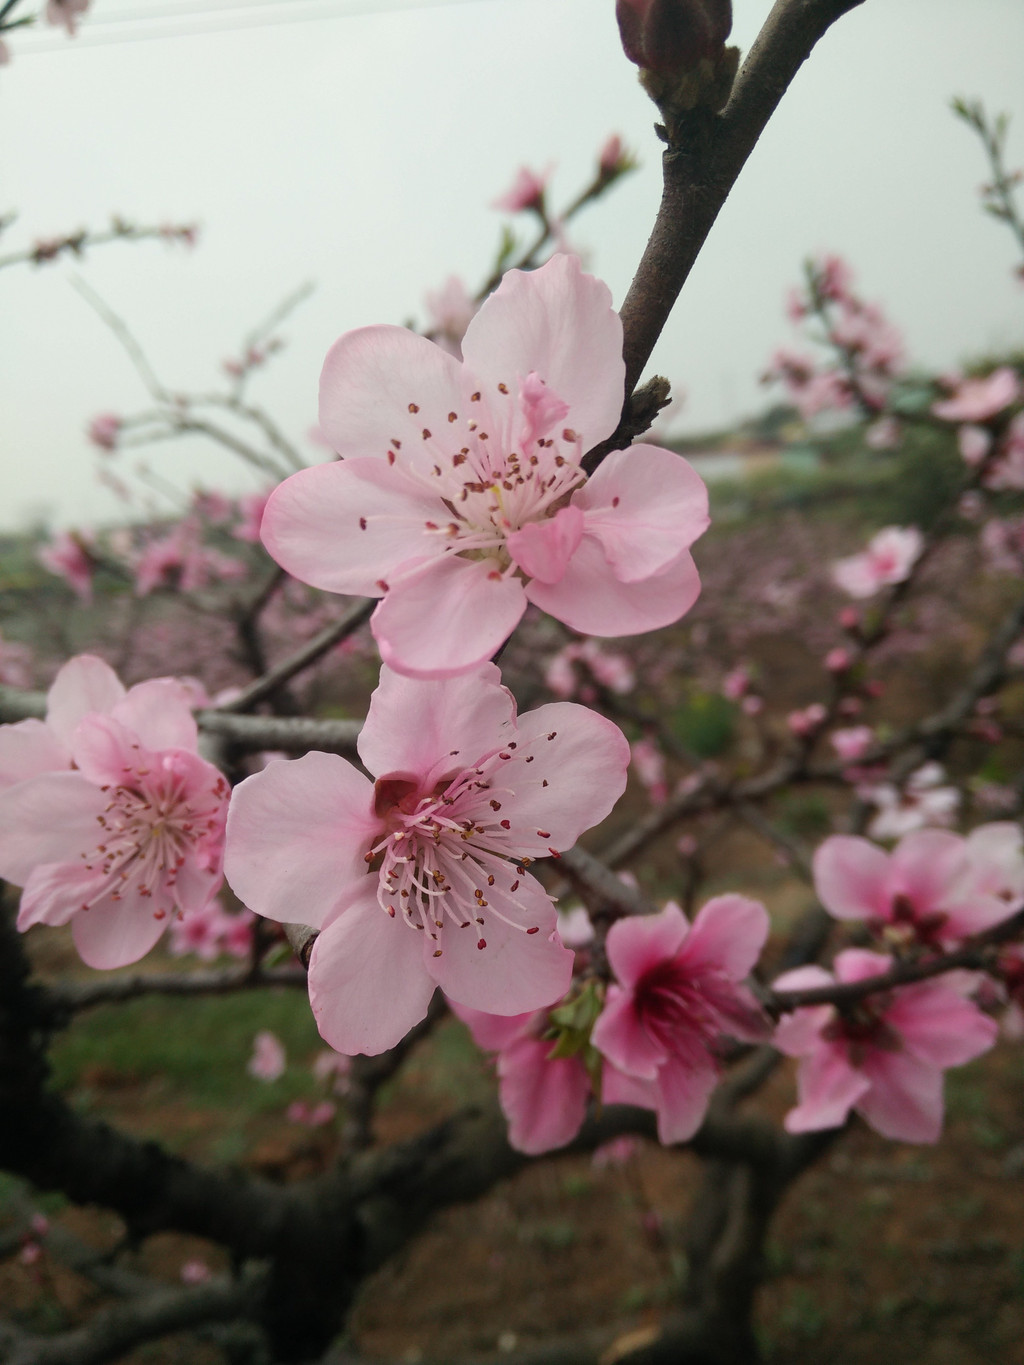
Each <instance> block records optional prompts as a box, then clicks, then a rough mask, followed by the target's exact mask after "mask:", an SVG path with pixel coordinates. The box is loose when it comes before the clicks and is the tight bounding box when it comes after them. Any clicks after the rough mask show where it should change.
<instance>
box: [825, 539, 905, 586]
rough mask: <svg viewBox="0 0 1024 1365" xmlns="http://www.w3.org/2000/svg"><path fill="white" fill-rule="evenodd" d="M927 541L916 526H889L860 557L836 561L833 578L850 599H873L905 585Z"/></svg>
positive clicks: (852, 556)
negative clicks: (890, 589) (887, 590)
mask: <svg viewBox="0 0 1024 1365" xmlns="http://www.w3.org/2000/svg"><path fill="white" fill-rule="evenodd" d="M923 547H924V538H923V536H922V535H921V532H920V531H919V530H918V529H917V527H916V526H886V527H885V529H884V530H881V531H879V532H878V533H877V534H876V535H874V536H872V537H871V540H870V541H869V542H868V548H867V549H866V550H864V551H863V552H862V553H861V554H857V555H850V556H849V557H848V558H846V559H837V560H836V561H835V563H834V564H833V565H832V579H833V581H834V582H835V583H836V585H837V586H838V587H840V588H842V589H843V591H844V592H847V593H849V594H850V596H851V597H871V596H872V594H874V593H876V592H877V591H878V590H879V588H883V587H889V586H891V585H892V584H894V583H902V582H903V580H904V579H905V578H906V577H907V576H908V575H909V573H910V570H911V569H912V568H913V566H914V564H915V563H916V562H917V559H918V556H919V555H920V553H921V550H922V549H923Z"/></svg>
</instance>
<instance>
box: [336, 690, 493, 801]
mask: <svg viewBox="0 0 1024 1365" xmlns="http://www.w3.org/2000/svg"><path fill="white" fill-rule="evenodd" d="M514 718H515V702H514V701H513V699H512V695H511V693H510V692H509V691H508V689H507V688H505V687H502V686H501V674H500V672H499V671H498V669H497V668H496V667H495V665H494V664H491V663H485V664H483V665H482V667H481V668H480V669H479V670H478V671H477V672H475V673H467V674H464V675H462V676H460V677H458V678H448V679H444V680H431V679H423V678H416V679H412V678H407V677H403V676H402V675H401V674H400V673H395V672H393V671H392V670H391V669H390V668H388V667H386V666H385V667H384V668H382V669H381V671H380V682H379V683H378V684H377V689H376V691H375V692H374V693H373V696H372V697H371V698H370V707H369V710H368V711H367V713H366V722H365V724H364V725H363V728H362V730H361V732H360V735H359V743H358V748H359V757H360V758H361V759H362V761H363V763H364V764H365V765H366V767H367V768H368V769H369V771H370V772H371V773H373V775H374V776H375V777H383V776H384V775H385V774H387V773H393V772H405V773H409V774H411V775H415V776H417V777H420V778H422V779H427V778H428V776H429V775H431V774H436V776H435V777H433V779H432V780H433V781H437V780H438V779H439V778H440V777H441V776H442V775H444V774H445V773H446V772H448V771H451V770H452V769H453V768H467V767H472V766H473V765H474V764H475V763H476V762H477V761H478V759H480V758H482V757H483V756H484V755H485V754H490V753H493V751H494V749H495V748H496V747H497V746H498V745H500V744H501V743H502V742H503V740H504V737H505V735H508V736H509V738H511V736H512V731H511V727H512V724H513V721H514Z"/></svg>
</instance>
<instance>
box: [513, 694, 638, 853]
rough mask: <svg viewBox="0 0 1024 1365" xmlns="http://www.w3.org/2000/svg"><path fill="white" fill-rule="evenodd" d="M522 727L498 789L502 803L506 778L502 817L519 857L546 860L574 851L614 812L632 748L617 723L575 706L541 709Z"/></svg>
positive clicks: (529, 715) (521, 721) (521, 720)
mask: <svg viewBox="0 0 1024 1365" xmlns="http://www.w3.org/2000/svg"><path fill="white" fill-rule="evenodd" d="M516 728H517V734H516V737H515V739H516V748H515V750H514V751H513V757H512V758H511V759H510V760H509V761H508V762H507V763H506V764H504V766H503V767H502V768H501V770H500V772H499V774H498V775H497V776H496V777H495V779H494V780H493V782H492V791H493V794H494V795H495V796H497V797H500V796H501V792H502V788H501V785H500V783H499V780H498V779H499V778H501V779H504V782H505V784H506V787H505V790H506V791H507V792H508V793H509V798H510V799H509V800H508V801H507V802H506V804H505V805H504V807H503V814H507V815H508V817H509V819H510V820H511V822H512V831H513V833H514V837H515V841H516V848H517V851H518V853H519V856H520V857H522V856H524V855H525V856H527V857H546V856H547V854H548V852H549V851H550V850H551V849H552V848H555V849H558V851H559V852H561V851H562V850H563V849H566V848H571V847H572V845H573V844H574V843H575V842H576V840H577V839H578V838H579V836H580V835H581V834H582V833H583V831H584V830H586V829H590V828H591V826H592V825H596V824H599V823H600V821H602V820H603V819H604V818H605V816H606V815H608V814H609V813H610V811H611V810H612V808H613V807H614V805H615V803H616V801H618V799H619V797H620V796H621V795H622V793H623V792H624V791H625V789H626V770H627V768H628V766H629V744H628V742H627V740H626V737H625V736H624V735H623V733H622V731H621V730H620V729H619V728H618V726H617V725H614V724H613V723H612V722H611V721H610V720H607V719H606V718H605V717H604V716H599V715H598V714H597V712H596V711H591V710H589V709H588V708H587V707H585V706H579V705H577V704H576V703H574V702H551V703H549V704H548V705H547V706H538V707H537V708H536V709H535V710H533V711H527V712H526V714H525V715H522V716H520V717H519V721H518V724H517V727H516ZM527 760H532V761H527ZM503 799H504V798H503Z"/></svg>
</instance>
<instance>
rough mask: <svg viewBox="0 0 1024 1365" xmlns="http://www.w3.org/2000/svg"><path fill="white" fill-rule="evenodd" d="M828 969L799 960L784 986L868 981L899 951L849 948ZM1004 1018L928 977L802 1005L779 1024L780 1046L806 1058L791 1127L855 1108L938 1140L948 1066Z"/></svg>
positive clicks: (826, 1121)
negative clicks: (847, 1003)
mask: <svg viewBox="0 0 1024 1365" xmlns="http://www.w3.org/2000/svg"><path fill="white" fill-rule="evenodd" d="M834 965H835V970H836V974H835V977H833V976H832V975H831V974H830V973H829V972H827V971H825V969H824V968H823V967H798V968H797V969H796V970H795V971H792V972H786V973H785V974H784V975H782V976H780V977H779V978H778V980H777V981H776V982H775V983H774V984H775V987H776V989H777V990H804V989H808V988H815V987H818V986H830V985H832V984H833V982H834V981H840V982H846V981H862V980H864V979H865V978H869V977H872V976H878V975H879V974H881V973H882V972H885V971H888V969H889V968H890V967H891V966H892V959H891V958H889V957H883V956H881V955H880V954H879V953H869V952H865V951H864V950H863V949H861V948H849V949H847V950H846V951H845V952H842V953H839V954H837V956H836V959H835V964H834ZM997 1032H998V1029H997V1025H996V1023H995V1020H993V1019H989V1018H988V1017H987V1016H985V1015H984V1014H982V1013H981V1011H980V1010H979V1009H978V1008H977V1006H975V1005H973V1004H971V1003H970V1001H968V1000H965V999H964V998H963V996H962V994H961V993H960V991H959V990H958V989H957V988H956V987H955V986H954V985H952V984H951V983H950V982H949V981H948V980H946V981H941V980H937V981H922V982H919V983H917V984H915V985H912V986H902V987H900V988H899V989H898V990H894V991H887V992H884V993H880V994H878V995H872V996H868V997H866V998H865V999H864V1000H862V1001H861V1002H859V1003H858V1004H857V1005H856V1006H855V1007H854V1008H852V1009H850V1010H847V1011H844V1012H842V1013H840V1012H839V1011H838V1010H836V1009H835V1007H834V1006H832V1005H815V1006H810V1007H804V1008H802V1009H797V1010H794V1011H793V1013H792V1014H790V1015H788V1016H787V1017H786V1018H784V1019H783V1020H782V1021H781V1023H780V1024H779V1026H778V1028H777V1029H776V1030H775V1038H774V1040H773V1041H774V1043H775V1046H776V1047H777V1048H778V1049H779V1050H780V1052H785V1053H786V1054H787V1055H788V1056H790V1057H799V1058H800V1066H799V1070H798V1071H797V1092H798V1097H799V1103H798V1104H797V1107H796V1108H795V1109H791V1110H790V1111H789V1113H788V1114H787V1115H786V1120H785V1126H786V1129H787V1131H788V1132H791V1133H806V1132H815V1131H817V1130H819V1129H822V1128H838V1127H839V1126H840V1125H841V1124H843V1123H845V1122H846V1119H847V1117H848V1115H849V1113H850V1110H851V1109H855V1110H856V1111H857V1113H859V1114H860V1116H861V1117H862V1118H863V1119H864V1120H865V1122H866V1123H868V1124H869V1125H870V1126H871V1127H872V1128H874V1129H875V1130H876V1132H879V1133H881V1134H882V1136H883V1137H888V1138H895V1139H896V1140H897V1141H901V1142H936V1141H937V1140H938V1137H939V1134H940V1132H941V1130H942V1107H943V1106H942V1073H943V1071H944V1070H945V1069H946V1068H947V1067H951V1066H961V1065H963V1063H964V1062H969V1061H971V1060H972V1058H974V1057H978V1056H980V1055H981V1053H983V1052H985V1051H987V1050H988V1048H990V1047H991V1046H992V1044H993V1042H994V1041H995V1038H996V1034H997Z"/></svg>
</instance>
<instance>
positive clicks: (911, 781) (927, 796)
mask: <svg viewBox="0 0 1024 1365" xmlns="http://www.w3.org/2000/svg"><path fill="white" fill-rule="evenodd" d="M945 775H946V774H945V771H944V769H943V768H942V765H941V764H939V763H924V764H922V766H921V767H920V768H918V769H917V771H916V772H913V773H911V774H910V776H909V777H908V778H907V780H906V782H905V783H904V784H903V787H902V789H900V788H898V787H895V786H893V784H892V783H891V782H880V783H878V784H877V785H875V786H864V787H861V788H859V789H858V793H857V794H858V796H860V797H861V798H862V799H863V800H866V801H870V802H871V803H872V804H873V805H875V806H877V807H878V814H877V815H876V816H875V817H874V819H873V820H872V821H871V824H870V825H868V834H869V835H870V836H871V838H872V839H899V838H901V837H902V836H903V835H904V834H909V833H910V832H911V831H912V830H915V829H924V828H925V827H926V826H930V825H938V826H940V827H941V826H947V825H951V824H952V823H953V821H954V820H955V819H956V813H957V811H958V809H959V807H960V793H959V792H958V791H957V789H956V787H944V786H942V785H941V784H942V781H943V779H944V777H945Z"/></svg>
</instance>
